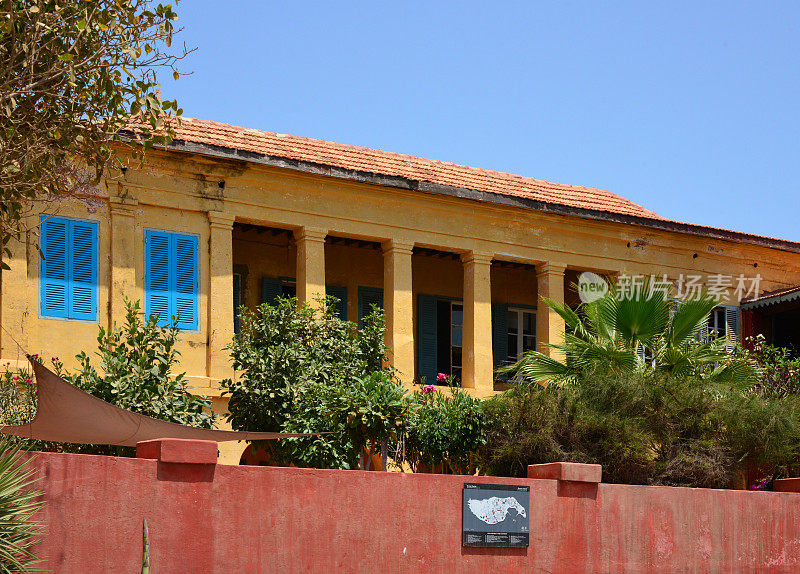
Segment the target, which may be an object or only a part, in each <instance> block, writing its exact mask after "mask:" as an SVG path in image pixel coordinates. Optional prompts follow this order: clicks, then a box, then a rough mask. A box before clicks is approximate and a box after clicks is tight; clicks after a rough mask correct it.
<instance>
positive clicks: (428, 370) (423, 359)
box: [417, 295, 438, 385]
mask: <svg viewBox="0 0 800 574" xmlns="http://www.w3.org/2000/svg"><path fill="white" fill-rule="evenodd" d="M437 330H438V329H437V297H436V296H435V295H419V296H418V298H417V370H418V371H419V373H418V374H419V377H420V380H421V379H422V378H423V377H424V378H425V381H426V382H427V383H428V384H431V385H433V384H436V375H437V374H438V373H437V367H438V365H437V345H438V333H437Z"/></svg>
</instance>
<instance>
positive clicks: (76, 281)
mask: <svg viewBox="0 0 800 574" xmlns="http://www.w3.org/2000/svg"><path fill="white" fill-rule="evenodd" d="M68 229H69V242H68V246H69V250H68V251H69V277H70V281H69V294H68V298H67V300H68V302H69V318H70V319H82V320H85V321H96V320H97V224H96V223H91V222H88V221H69V225H68Z"/></svg>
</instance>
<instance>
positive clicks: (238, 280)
mask: <svg viewBox="0 0 800 574" xmlns="http://www.w3.org/2000/svg"><path fill="white" fill-rule="evenodd" d="M243 301H244V289H243V287H242V274H241V273H234V274H233V332H234V333H238V332H239V331H240V330H241V327H242V324H241V321H240V319H239V307H241V306H242V304H243Z"/></svg>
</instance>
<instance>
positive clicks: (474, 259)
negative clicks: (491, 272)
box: [461, 251, 494, 265]
mask: <svg viewBox="0 0 800 574" xmlns="http://www.w3.org/2000/svg"><path fill="white" fill-rule="evenodd" d="M493 258H494V253H486V252H482V251H467V252H466V253H462V254H461V262H462V263H463V264H464V265H491V264H492V259H493Z"/></svg>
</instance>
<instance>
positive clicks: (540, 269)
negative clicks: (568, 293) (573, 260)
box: [536, 261, 567, 277]
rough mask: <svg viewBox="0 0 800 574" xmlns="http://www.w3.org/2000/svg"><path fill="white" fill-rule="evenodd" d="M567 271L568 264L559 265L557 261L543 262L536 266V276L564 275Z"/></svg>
mask: <svg viewBox="0 0 800 574" xmlns="http://www.w3.org/2000/svg"><path fill="white" fill-rule="evenodd" d="M566 270H567V264H566V263H560V262H559V263H557V262H555V261H543V262H541V263H537V264H536V276H537V277H539V276H541V275H563V274H564V272H565V271H566Z"/></svg>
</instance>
